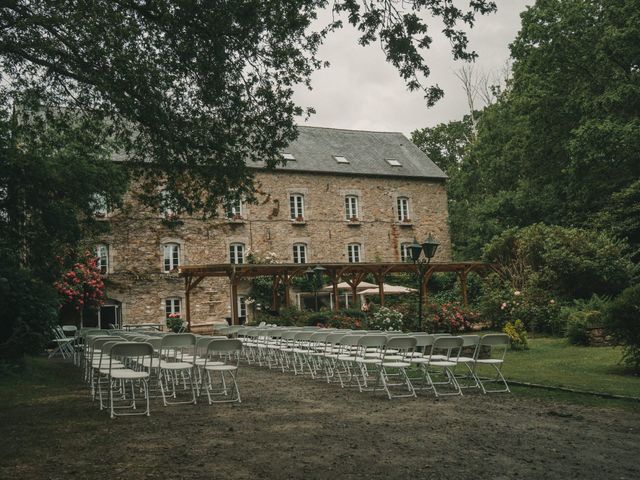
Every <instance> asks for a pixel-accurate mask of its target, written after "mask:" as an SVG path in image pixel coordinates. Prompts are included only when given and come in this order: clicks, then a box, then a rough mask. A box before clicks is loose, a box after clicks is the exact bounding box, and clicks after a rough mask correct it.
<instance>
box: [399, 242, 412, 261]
mask: <svg viewBox="0 0 640 480" xmlns="http://www.w3.org/2000/svg"><path fill="white" fill-rule="evenodd" d="M400 261H401V262H412V261H413V259H412V258H411V244H410V243H401V244H400Z"/></svg>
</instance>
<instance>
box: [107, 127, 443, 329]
mask: <svg viewBox="0 0 640 480" xmlns="http://www.w3.org/2000/svg"><path fill="white" fill-rule="evenodd" d="M299 131H300V135H299V138H298V140H297V141H296V142H294V143H293V144H292V145H290V147H289V148H288V149H287V150H286V151H284V152H282V154H283V157H284V158H285V159H286V160H287V164H286V166H283V167H279V168H277V169H276V170H275V171H268V170H265V169H263V168H261V167H260V166H259V165H258V166H256V171H255V178H256V186H257V188H256V198H257V203H256V204H248V203H236V204H230V205H227V206H226V207H225V208H221V212H220V213H221V214H220V217H219V218H217V219H214V220H202V219H198V218H180V220H179V221H176V222H168V221H167V220H166V218H163V216H161V215H159V214H158V213H155V212H151V211H150V210H149V209H146V208H144V207H143V206H141V205H140V204H137V203H136V202H135V200H134V199H133V198H132V196H128V197H127V198H126V200H125V205H124V207H123V208H122V209H121V210H119V211H116V212H110V213H109V214H107V215H106V217H105V221H108V222H110V224H111V229H110V233H109V234H108V235H105V236H104V238H102V239H100V242H101V243H100V244H99V245H98V246H97V251H98V254H99V256H100V262H101V266H102V268H103V270H104V272H105V277H106V284H107V294H108V296H109V301H107V303H106V304H105V306H104V307H102V309H101V311H100V315H99V321H100V322H101V324H102V326H106V324H107V323H114V324H125V325H127V324H139V323H151V324H161V323H164V321H165V316H166V315H168V314H169V313H172V312H175V313H178V312H182V311H183V309H184V281H183V279H182V278H179V277H178V274H177V270H178V268H179V267H180V266H181V265H194V264H215V263H243V262H246V261H247V256H248V254H249V253H251V254H253V255H255V256H257V257H265V256H274V257H276V258H277V261H279V262H283V263H312V264H313V263H314V262H399V261H402V260H404V259H405V258H406V257H408V253H407V251H406V245H407V244H409V243H411V242H412V240H413V239H414V237H415V238H418V239H424V238H425V237H426V236H427V235H428V234H429V233H431V234H433V235H434V237H436V238H437V240H438V241H439V242H440V244H441V246H440V248H439V250H438V252H437V255H436V258H435V260H436V261H449V260H450V252H451V245H450V239H449V231H448V225H447V195H446V190H445V179H446V176H445V174H444V173H443V172H442V171H441V170H440V169H439V168H438V167H437V166H436V165H435V164H434V163H433V162H431V160H429V159H428V158H427V157H426V156H425V155H424V154H423V153H422V152H421V151H420V150H419V149H418V148H417V147H416V146H415V145H413V144H412V143H411V142H410V141H409V140H408V139H407V138H406V137H405V136H404V135H402V134H400V133H387V132H367V131H351V130H338V129H330V128H317V127H299ZM248 290H249V284H243V285H241V286H240V289H239V293H240V296H239V299H238V301H239V302H240V305H238V309H239V311H240V315H243V314H246V309H247V305H246V302H245V298H246V296H247V295H249V293H250V292H249V291H248ZM230 310H231V307H230V294H229V287H228V281H227V280H226V279H220V278H208V279H206V280H205V281H203V282H202V283H201V284H199V285H198V287H197V288H196V289H195V290H194V291H193V292H192V294H191V318H192V324H193V325H194V326H197V325H198V324H201V325H202V324H211V323H212V322H214V321H220V320H221V319H224V318H225V317H228V316H229V312H230Z"/></svg>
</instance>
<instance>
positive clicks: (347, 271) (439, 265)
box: [180, 262, 500, 329]
mask: <svg viewBox="0 0 640 480" xmlns="http://www.w3.org/2000/svg"><path fill="white" fill-rule="evenodd" d="M315 266H321V267H323V268H324V269H325V271H324V274H325V275H326V276H327V277H328V278H329V281H330V282H331V284H332V286H333V297H334V300H335V301H334V303H333V309H334V310H338V309H339V308H340V304H339V303H340V301H339V298H340V297H339V295H338V284H339V283H340V282H347V284H348V285H349V286H350V287H351V289H352V293H353V298H356V295H357V289H358V285H359V284H360V283H361V282H362V280H363V279H364V277H365V276H366V275H373V277H374V278H375V280H376V283H377V284H378V288H379V292H380V293H379V295H380V304H381V305H384V289H383V285H384V279H385V277H386V276H387V275H389V274H392V273H413V274H414V275H419V273H418V268H417V266H416V265H414V264H413V263H406V262H402V263H323V262H319V263H312V264H300V263H280V264H230V263H218V264H212V265H187V266H183V267H180V276H181V277H184V285H185V314H186V320H187V325H188V328H189V329H191V304H190V297H191V292H192V291H193V289H194V288H195V287H197V286H198V284H200V282H202V280H204V279H205V278H207V277H222V278H225V277H226V278H228V279H229V283H230V289H231V292H230V298H231V318H232V323H233V324H237V323H238V301H237V300H238V285H239V283H240V282H241V281H242V280H247V279H250V278H254V277H265V276H268V277H272V279H273V283H272V292H273V305H274V308H276V309H279V307H280V297H279V295H278V288H279V286H280V285H281V284H282V285H283V286H284V298H283V304H284V306H285V307H288V306H290V305H291V299H290V297H289V287H290V285H291V279H292V278H294V277H296V276H300V275H304V274H305V271H306V270H307V269H308V268H310V267H312V268H313V267H315ZM489 271H495V272H498V273H500V272H499V271H498V268H497V266H496V265H494V264H491V263H484V262H433V263H431V264H429V266H428V268H427V269H426V270H425V273H424V278H423V282H422V285H423V298H424V299H425V302H426V299H427V295H428V287H427V284H428V282H429V278H431V276H432V275H433V274H434V273H456V274H457V275H458V278H459V279H460V286H461V291H462V301H463V303H464V305H465V306H467V305H468V298H467V276H468V275H469V273H471V272H476V273H480V274H483V273H487V272H489Z"/></svg>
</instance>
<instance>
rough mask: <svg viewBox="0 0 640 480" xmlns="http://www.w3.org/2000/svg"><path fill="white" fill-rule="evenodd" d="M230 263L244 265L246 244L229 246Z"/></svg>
mask: <svg viewBox="0 0 640 480" xmlns="http://www.w3.org/2000/svg"><path fill="white" fill-rule="evenodd" d="M229 263H236V264H240V263H244V243H232V244H231V245H229Z"/></svg>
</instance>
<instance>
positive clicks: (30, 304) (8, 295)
mask: <svg viewBox="0 0 640 480" xmlns="http://www.w3.org/2000/svg"><path fill="white" fill-rule="evenodd" d="M4 258H5V261H4V262H2V264H1V265H0V311H1V312H3V313H2V329H0V363H1V362H5V361H6V362H9V363H21V361H22V358H23V356H24V355H25V354H33V355H35V354H39V353H41V352H42V351H43V349H44V347H45V346H46V344H47V341H48V340H49V339H50V338H52V335H51V328H52V326H53V325H55V323H56V322H57V319H58V307H59V297H58V294H57V292H56V290H55V289H54V288H53V286H51V285H47V284H45V283H43V282H41V281H39V280H37V279H35V278H34V276H33V274H32V273H31V272H30V271H28V270H25V269H23V268H21V267H20V266H19V265H17V264H13V263H10V261H11V257H4Z"/></svg>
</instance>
